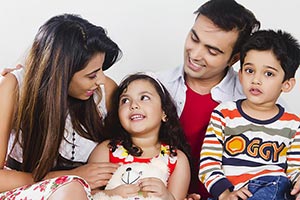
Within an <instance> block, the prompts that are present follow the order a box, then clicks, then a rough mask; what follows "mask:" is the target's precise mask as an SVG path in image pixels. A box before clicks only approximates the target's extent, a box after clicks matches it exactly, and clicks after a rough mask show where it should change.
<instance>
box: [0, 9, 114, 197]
mask: <svg viewBox="0 0 300 200" xmlns="http://www.w3.org/2000/svg"><path fill="white" fill-rule="evenodd" d="M119 55H120V49H119V47H118V46H117V44H116V43H114V42H113V41H112V40H111V39H110V38H109V37H108V36H107V34H106V32H105V30H104V29H103V28H102V27H100V26H95V25H93V24H91V23H89V22H88V21H87V20H85V19H82V18H81V17H79V16H76V15H70V14H64V15H59V16H55V17H52V18H51V19H49V20H48V21H47V22H46V23H45V24H44V25H42V26H41V27H40V29H39V31H38V33H37V35H36V37H35V39H34V42H33V45H32V47H31V49H30V52H29V55H28V57H27V59H26V63H25V69H23V70H24V71H25V76H24V75H23V74H22V73H17V72H19V71H15V72H14V74H15V76H14V75H13V74H7V75H6V76H5V77H2V78H1V79H0V93H1V95H0V110H1V112H0V199H33V198H34V199H48V198H49V199H64V200H65V199H72V200H74V199H80V200H82V199H87V198H90V195H89V194H88V193H89V186H90V187H91V188H96V187H100V186H103V185H106V183H107V180H108V179H109V178H110V177H111V174H112V173H113V172H114V171H115V169H117V167H118V165H115V164H111V163H94V164H87V163H86V162H87V159H88V157H89V155H90V153H91V152H92V150H93V149H94V147H96V146H97V144H98V143H99V142H101V141H103V140H104V137H103V135H102V123H103V121H102V119H103V118H104V116H105V110H106V105H105V98H106V97H110V94H111V93H112V90H114V88H116V87H117V86H116V84H115V83H114V82H113V81H112V80H111V79H109V78H108V77H106V76H105V75H104V73H103V70H106V69H108V68H109V67H111V66H112V65H113V64H114V63H115V62H116V60H117V59H118V58H119ZM21 72H22V71H21ZM21 86H22V87H21ZM102 86H105V87H102ZM100 88H101V89H100ZM107 100H108V99H107ZM106 102H110V101H106ZM15 119H16V120H15ZM12 129H13V130H14V131H13V132H12ZM9 138H11V139H10V141H11V143H10V144H11V146H9V149H10V150H9V151H7V148H8V140H9ZM13 138H16V140H14V139H13ZM7 154H8V155H7ZM4 166H6V167H8V168H10V169H12V170H6V168H5V167H4ZM66 175H76V176H80V177H82V178H83V179H84V180H86V181H87V183H86V182H85V181H84V180H82V179H81V178H78V177H74V176H66ZM59 176H60V177H59ZM54 177H59V178H54ZM73 183H74V184H73ZM21 186H22V187H21ZM69 186H74V187H69ZM80 188H81V189H80ZM80 191H81V194H79V192H80ZM85 191H86V192H87V193H86V192H85Z"/></svg>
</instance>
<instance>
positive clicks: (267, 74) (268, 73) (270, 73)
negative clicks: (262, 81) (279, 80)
mask: <svg viewBox="0 0 300 200" xmlns="http://www.w3.org/2000/svg"><path fill="white" fill-rule="evenodd" d="M265 75H266V76H268V77H270V76H274V74H273V73H272V72H266V73H265Z"/></svg>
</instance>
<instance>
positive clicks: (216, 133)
mask: <svg viewBox="0 0 300 200" xmlns="http://www.w3.org/2000/svg"><path fill="white" fill-rule="evenodd" d="M224 127H225V120H224V117H223V115H222V114H221V112H220V111H217V110H214V111H213V112H212V115H211V119H210V123H209V125H208V127H207V131H206V135H205V138H204V141H203V145H202V150H201V153H200V170H199V179H200V181H202V182H203V183H204V185H205V187H206V188H207V189H208V191H209V192H210V193H211V194H212V195H213V196H214V197H215V198H217V197H218V196H219V195H220V194H222V193H223V192H224V191H226V190H227V189H228V190H229V191H232V190H233V188H234V186H233V185H232V184H231V183H230V181H229V180H228V179H227V178H226V176H225V175H224V171H223V169H222V155H223V144H222V143H223V142H222V141H223V140H224V134H223V132H224Z"/></svg>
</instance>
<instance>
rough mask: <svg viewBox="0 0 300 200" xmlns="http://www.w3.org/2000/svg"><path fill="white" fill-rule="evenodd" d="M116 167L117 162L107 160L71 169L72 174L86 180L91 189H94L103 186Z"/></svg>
mask: <svg viewBox="0 0 300 200" xmlns="http://www.w3.org/2000/svg"><path fill="white" fill-rule="evenodd" d="M118 167H119V165H118V164H113V163H108V162H101V163H88V164H85V165H83V166H80V167H77V168H75V169H73V170H72V171H73V172H72V174H74V175H77V176H80V177H81V178H83V179H84V180H86V181H87V182H88V184H89V185H90V187H91V189H95V188H98V187H102V186H105V185H106V184H107V182H108V181H109V179H110V178H111V176H112V174H113V173H114V172H115V171H116V169H117V168H118Z"/></svg>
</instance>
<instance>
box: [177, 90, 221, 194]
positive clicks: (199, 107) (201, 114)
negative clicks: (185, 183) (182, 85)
mask: <svg viewBox="0 0 300 200" xmlns="http://www.w3.org/2000/svg"><path fill="white" fill-rule="evenodd" d="M218 104H219V103H217V102H216V101H214V100H213V99H212V98H211V94H210V93H209V94H205V95H201V94H198V93H196V92H195V91H193V90H192V89H191V88H189V87H188V85H187V91H186V102H185V105H184V108H183V111H182V114H181V116H180V122H181V125H182V127H183V130H184V132H185V135H186V138H187V141H188V143H189V144H190V145H191V151H192V152H191V153H192V155H191V156H192V162H193V166H192V167H193V172H192V174H191V183H190V188H189V194H191V193H198V194H200V195H201V199H207V198H208V197H211V195H210V194H209V193H208V192H207V190H206V188H205V187H204V185H203V184H202V183H201V182H200V181H199V178H198V172H199V160H200V159H199V158H200V151H201V147H202V143H203V140H204V136H205V132H206V128H207V126H208V123H209V120H210V115H211V112H212V111H213V109H214V108H215V107H216V106H217V105H218Z"/></svg>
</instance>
